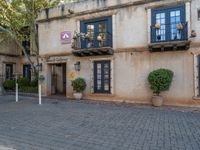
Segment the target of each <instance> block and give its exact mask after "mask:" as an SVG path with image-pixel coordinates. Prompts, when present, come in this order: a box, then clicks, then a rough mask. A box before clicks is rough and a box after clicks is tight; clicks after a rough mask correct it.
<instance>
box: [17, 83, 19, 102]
mask: <svg viewBox="0 0 200 150" xmlns="http://www.w3.org/2000/svg"><path fill="white" fill-rule="evenodd" d="M18 100H19V94H18V83H16V102H18Z"/></svg>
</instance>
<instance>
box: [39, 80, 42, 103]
mask: <svg viewBox="0 0 200 150" xmlns="http://www.w3.org/2000/svg"><path fill="white" fill-rule="evenodd" d="M38 90H39V105H41V104H42V87H41V84H39V89H38Z"/></svg>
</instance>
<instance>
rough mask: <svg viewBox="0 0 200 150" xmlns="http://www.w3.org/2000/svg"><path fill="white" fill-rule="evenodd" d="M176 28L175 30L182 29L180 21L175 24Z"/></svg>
mask: <svg viewBox="0 0 200 150" xmlns="http://www.w3.org/2000/svg"><path fill="white" fill-rule="evenodd" d="M176 28H177V30H179V31H180V30H183V25H182V23H179V24H177V25H176Z"/></svg>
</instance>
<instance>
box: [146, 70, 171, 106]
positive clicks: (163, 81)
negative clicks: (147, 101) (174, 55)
mask: <svg viewBox="0 0 200 150" xmlns="http://www.w3.org/2000/svg"><path fill="white" fill-rule="evenodd" d="M173 75H174V73H173V72H172V71H171V70H169V69H163V68H161V69H157V70H154V71H152V72H150V74H149V76H148V82H149V84H150V88H151V89H152V90H153V93H154V96H153V97H152V103H153V106H162V104H163V97H162V96H160V93H161V92H162V91H166V90H168V89H169V88H170V86H171V82H172V79H173Z"/></svg>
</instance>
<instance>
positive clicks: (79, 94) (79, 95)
mask: <svg viewBox="0 0 200 150" xmlns="http://www.w3.org/2000/svg"><path fill="white" fill-rule="evenodd" d="M73 95H74V98H75V99H76V100H81V98H82V97H83V94H82V93H74V94H73Z"/></svg>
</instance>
